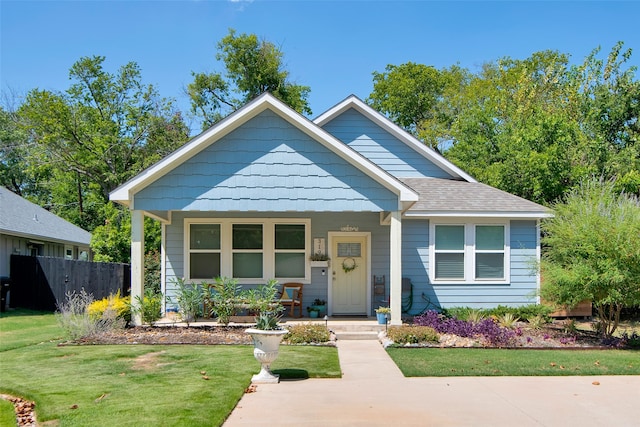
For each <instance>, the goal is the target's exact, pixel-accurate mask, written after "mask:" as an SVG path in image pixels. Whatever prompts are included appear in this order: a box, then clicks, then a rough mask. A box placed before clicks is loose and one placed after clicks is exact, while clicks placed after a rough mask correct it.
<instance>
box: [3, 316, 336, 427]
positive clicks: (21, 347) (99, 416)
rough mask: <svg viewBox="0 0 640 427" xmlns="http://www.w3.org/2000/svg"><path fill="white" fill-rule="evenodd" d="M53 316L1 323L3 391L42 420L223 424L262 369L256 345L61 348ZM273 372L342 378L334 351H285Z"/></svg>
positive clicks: (74, 423) (72, 423)
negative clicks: (27, 404) (23, 402)
mask: <svg viewBox="0 0 640 427" xmlns="http://www.w3.org/2000/svg"><path fill="white" fill-rule="evenodd" d="M49 316H50V317H49ZM49 316H47V315H44V316H43V315H41V314H32V315H27V314H24V315H20V316H16V317H15V318H11V317H5V318H2V319H0V331H2V332H1V333H2V336H1V337H0V338H1V340H2V343H3V349H4V350H2V351H0V358H1V359H2V363H1V366H0V392H3V393H8V394H13V395H18V396H21V397H24V398H27V399H29V400H34V401H35V402H36V408H37V416H38V420H39V422H44V421H49V420H58V421H59V423H60V424H61V425H63V426H86V425H98V424H99V425H114V426H116V425H117V426H135V425H154V426H192V425H210V426H216V425H221V424H222V423H223V422H224V420H225V419H226V418H227V416H228V415H229V414H230V413H231V411H232V410H233V408H234V407H235V405H236V403H237V402H238V400H239V399H240V398H241V397H242V395H243V393H244V390H245V388H246V387H248V385H249V384H250V382H251V376H252V375H253V374H256V373H257V372H258V371H259V370H260V365H259V363H258V362H257V361H256V360H255V359H254V357H253V351H252V347H251V346H240V345H238V346H197V345H171V346H167V345H164V346H162V345H155V346H150V345H111V346H106V345H100V346H98V345H95V346H58V341H56V340H55V338H56V337H57V336H59V335H60V330H56V329H55V328H53V329H50V328H49V327H48V326H45V327H44V329H48V330H49V332H48V334H47V333H44V332H41V331H39V330H37V329H38V328H37V327H35V326H34V325H36V324H37V323H38V321H42V322H43V324H44V325H49V323H50V320H51V319H50V318H53V316H52V315H49ZM18 318H19V319H18ZM21 322H24V324H25V325H26V329H22V330H21V331H22V335H20V334H16V333H15V331H17V330H18V329H20V328H19V324H20V323H21ZM54 322H55V320H54ZM16 325H17V326H16ZM24 335H27V336H26V337H25V336H24ZM29 336H30V337H31V338H30V339H29ZM272 368H273V369H274V371H275V372H276V373H280V374H281V378H282V379H286V378H300V377H302V378H319V377H339V376H340V367H339V363H338V355H337V350H336V349H335V348H330V347H311V346H308V347H286V346H282V347H281V354H280V357H279V358H278V360H276V362H275V363H274V364H273V366H272ZM201 372H205V373H206V374H205V375H206V376H207V377H208V378H209V379H208V380H205V379H203V374H201ZM96 420H100V421H99V422H98V423H97V422H96ZM0 424H1V423H0ZM1 425H4V424H1Z"/></svg>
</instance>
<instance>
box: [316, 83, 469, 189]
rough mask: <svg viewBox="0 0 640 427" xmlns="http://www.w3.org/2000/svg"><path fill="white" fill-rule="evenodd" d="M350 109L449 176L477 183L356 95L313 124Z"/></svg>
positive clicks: (320, 122)
mask: <svg viewBox="0 0 640 427" xmlns="http://www.w3.org/2000/svg"><path fill="white" fill-rule="evenodd" d="M350 108H353V109H355V110H356V111H358V112H360V113H361V114H362V115H364V116H365V117H367V118H368V119H369V120H371V121H372V122H374V123H375V124H377V125H378V126H380V127H381V128H382V129H384V130H385V131H387V132H389V133H390V134H391V135H393V136H394V137H395V138H397V139H398V140H400V141H402V142H403V143H405V144H407V145H408V146H409V147H411V148H412V149H414V150H415V151H417V152H418V153H420V154H422V155H423V156H424V157H426V158H427V159H429V160H430V161H431V162H433V163H434V164H435V165H436V166H438V167H440V168H441V169H443V170H445V171H446V172H447V173H448V174H450V175H452V176H454V177H458V178H459V179H462V180H464V181H468V182H477V181H476V180H475V179H474V178H473V177H472V176H471V175H469V174H468V173H466V172H465V171H463V170H462V169H460V168H459V167H457V166H456V165H454V164H453V163H451V162H450V161H449V160H447V159H445V158H444V157H443V156H442V155H441V154H439V153H437V152H436V151H435V150H433V149H432V148H430V147H427V146H426V145H425V144H424V143H423V142H421V141H420V140H418V139H417V138H415V137H414V136H413V135H411V134H410V133H408V132H407V131H405V130H404V129H402V128H401V127H399V126H398V125H396V124H395V123H393V122H392V121H391V120H389V119H388V118H387V117H386V116H384V115H383V114H381V113H379V112H378V111H376V110H374V109H373V108H371V107H370V106H369V105H367V104H366V103H365V102H364V101H362V100H361V99H360V98H358V97H357V96H355V95H350V96H349V97H347V98H346V99H345V100H344V101H342V102H340V103H338V104H337V105H335V106H334V107H332V108H330V109H329V110H327V111H326V112H325V113H323V114H321V115H320V116H319V117H317V118H316V119H314V120H313V122H314V123H315V124H317V125H318V126H320V127H322V126H324V125H325V124H326V123H328V122H330V121H331V120H333V119H334V118H336V117H337V116H339V115H341V114H342V113H344V112H345V111H346V110H348V109H350Z"/></svg>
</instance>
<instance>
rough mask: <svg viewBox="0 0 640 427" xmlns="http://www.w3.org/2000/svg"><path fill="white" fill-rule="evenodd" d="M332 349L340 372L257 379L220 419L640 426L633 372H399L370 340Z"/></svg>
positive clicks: (639, 394) (639, 384)
mask: <svg viewBox="0 0 640 427" xmlns="http://www.w3.org/2000/svg"><path fill="white" fill-rule="evenodd" d="M338 354H339V357H340V365H341V367H342V371H343V378H341V379H308V380H300V381H282V382H280V384H261V385H258V388H257V391H256V392H255V393H249V394H245V395H244V396H243V398H242V399H241V400H240V402H239V403H238V406H237V407H236V409H234V411H233V412H232V413H231V415H230V417H229V419H228V420H227V422H226V423H225V424H224V425H225V426H226V427H235V426H510V427H511V426H519V427H520V426H563V427H565V426H581V427H584V426H611V425H615V426H617V427H621V426H638V425H640V421H639V420H640V418H639V416H638V405H640V376H597V377H449V378H405V377H403V376H402V373H401V372H400V371H399V369H398V368H397V367H396V365H395V364H394V363H393V362H392V361H391V359H390V358H389V356H387V353H386V352H385V351H384V349H383V348H382V346H381V345H380V343H379V342H378V341H373V340H358V341H339V342H338ZM594 382H598V383H599V385H594Z"/></svg>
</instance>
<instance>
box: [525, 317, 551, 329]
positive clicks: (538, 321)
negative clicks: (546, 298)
mask: <svg viewBox="0 0 640 427" xmlns="http://www.w3.org/2000/svg"><path fill="white" fill-rule="evenodd" d="M527 322H529V326H530V327H532V328H533V329H542V325H544V324H545V323H548V321H547V319H545V317H544V316H542V315H540V314H536V315H535V316H531V317H529V318H528V319H527Z"/></svg>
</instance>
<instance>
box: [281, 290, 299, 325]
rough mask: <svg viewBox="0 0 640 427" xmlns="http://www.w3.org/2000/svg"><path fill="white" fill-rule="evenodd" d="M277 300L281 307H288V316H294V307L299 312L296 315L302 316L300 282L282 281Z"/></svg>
mask: <svg viewBox="0 0 640 427" xmlns="http://www.w3.org/2000/svg"><path fill="white" fill-rule="evenodd" d="M278 301H279V302H280V304H282V306H283V307H289V316H290V317H296V316H295V311H294V310H295V308H296V307H298V312H299V314H300V315H299V316H297V317H302V283H284V284H283V285H282V291H281V292H280V298H279V300H278Z"/></svg>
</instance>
